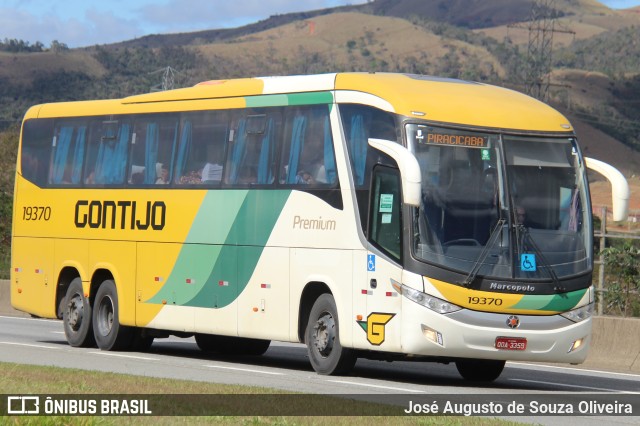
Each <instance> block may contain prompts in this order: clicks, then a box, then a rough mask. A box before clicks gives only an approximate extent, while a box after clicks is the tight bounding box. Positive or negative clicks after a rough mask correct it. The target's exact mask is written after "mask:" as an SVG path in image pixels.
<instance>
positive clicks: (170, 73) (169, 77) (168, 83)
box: [151, 66, 179, 92]
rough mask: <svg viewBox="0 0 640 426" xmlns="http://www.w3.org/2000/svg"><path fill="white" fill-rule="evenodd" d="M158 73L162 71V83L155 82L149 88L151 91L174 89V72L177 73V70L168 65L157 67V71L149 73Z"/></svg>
mask: <svg viewBox="0 0 640 426" xmlns="http://www.w3.org/2000/svg"><path fill="white" fill-rule="evenodd" d="M159 73H162V83H160V84H156V85H155V86H153V87H152V88H151V91H152V92H159V91H165V90H171V89H174V88H175V78H176V74H179V71H177V70H176V69H174V68H171V67H170V66H168V67H166V68H163V69H159V70H158V71H154V72H152V73H151V74H159Z"/></svg>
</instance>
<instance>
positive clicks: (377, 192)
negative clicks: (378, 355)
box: [359, 166, 402, 350]
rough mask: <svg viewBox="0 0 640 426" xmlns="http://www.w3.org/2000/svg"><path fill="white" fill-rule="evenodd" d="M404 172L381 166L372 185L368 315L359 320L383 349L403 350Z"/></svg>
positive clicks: (375, 171)
mask: <svg viewBox="0 0 640 426" xmlns="http://www.w3.org/2000/svg"><path fill="white" fill-rule="evenodd" d="M400 182H401V181H400V173H399V172H398V170H397V169H395V168H390V167H384V166H377V167H376V168H375V169H374V172H373V177H372V187H371V197H372V200H371V203H370V209H371V210H370V211H369V230H368V237H369V242H370V243H371V247H370V250H369V251H368V253H367V265H366V267H367V288H366V291H367V310H366V312H367V317H366V318H363V319H362V323H359V324H360V325H361V327H362V328H363V329H365V331H366V332H367V341H368V342H369V343H370V344H371V345H373V346H379V347H380V348H381V349H384V348H388V349H389V350H400V318H399V315H400V306H401V297H400V294H398V292H397V291H396V290H395V289H394V288H393V285H392V284H393V283H394V282H396V283H401V282H402V281H401V280H402V268H401V266H400V261H401V253H402V211H401V206H402V203H401V198H400V196H401V191H400V185H401V183H400Z"/></svg>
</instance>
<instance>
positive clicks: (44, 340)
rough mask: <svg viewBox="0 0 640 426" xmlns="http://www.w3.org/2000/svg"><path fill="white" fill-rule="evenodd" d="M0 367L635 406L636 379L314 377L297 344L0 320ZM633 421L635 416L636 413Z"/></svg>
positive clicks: (371, 370)
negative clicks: (616, 401) (100, 336)
mask: <svg viewBox="0 0 640 426" xmlns="http://www.w3.org/2000/svg"><path fill="white" fill-rule="evenodd" d="M0 361H6V362H16V363H22V364H34V365H54V366H59V367H69V368H80V369H86V370H95V371H106V372H116V373H124V374H133V375H141V376H151V377H163V378H176V379H185V380H194V381H204V382H215V383H227V384H241V385H251V386H261V387H270V388H276V389H282V390H287V391H296V392H304V393H312V394H331V395H335V394H350V395H353V394H366V395H372V396H374V395H394V394H398V395H415V396H416V398H418V399H419V398H420V397H423V398H424V397H433V396H435V395H458V394H474V395H477V394H516V393H525V394H536V395H537V394H540V393H549V392H555V393H557V394H558V400H562V398H563V396H566V395H574V394H578V393H591V394H593V393H615V394H616V395H627V396H625V397H626V398H628V397H629V396H628V395H631V398H637V399H636V400H637V401H640V393H639V392H640V375H633V374H623V373H612V372H605V371H593V370H584V369H576V368H565V367H554V366H546V365H537V364H536V365H534V364H524V363H507V366H506V367H505V370H504V372H503V373H502V375H501V376H500V378H499V379H498V380H496V381H495V382H493V383H491V384H488V385H482V386H478V385H477V384H472V383H468V382H465V381H464V380H463V379H462V378H460V376H459V375H458V372H457V370H456V368H455V366H454V365H453V364H451V365H441V364H435V363H423V362H393V363H388V362H384V361H369V360H358V362H357V364H356V367H355V369H354V370H353V372H352V373H351V374H350V375H349V376H343V377H335V376H321V375H317V374H316V373H315V372H314V371H313V370H312V369H311V366H310V365H309V362H308V360H307V355H306V349H305V347H304V346H303V345H299V344H283V343H272V345H271V347H270V348H269V350H268V351H267V352H266V353H265V355H263V356H261V357H235V358H225V357H219V356H215V357H213V356H211V355H207V354H205V353H203V352H201V351H200V350H199V349H198V347H197V346H196V344H195V340H194V339H192V338H190V339H180V338H174V337H172V338H169V339H157V340H156V341H155V342H154V344H153V346H152V347H151V349H150V350H149V351H148V352H145V353H139V352H105V351H101V350H99V349H95V348H86V349H85V348H72V347H70V346H69V345H68V344H67V342H66V339H65V336H64V332H63V329H62V322H60V321H55V320H41V319H31V318H18V317H6V316H2V317H0ZM405 408H406V407H405ZM634 414H635V416H638V415H640V413H635V412H634ZM512 420H516V421H525V422H526V421H532V422H536V423H541V424H558V425H560V424H562V425H563V426H567V425H571V424H576V425H589V424H593V425H599V426H601V424H602V422H603V418H602V417H587V416H577V417H571V418H568V417H538V418H526V417H514V418H512ZM639 420H640V418H639V417H635V418H629V417H607V418H606V424H639V423H640V422H639Z"/></svg>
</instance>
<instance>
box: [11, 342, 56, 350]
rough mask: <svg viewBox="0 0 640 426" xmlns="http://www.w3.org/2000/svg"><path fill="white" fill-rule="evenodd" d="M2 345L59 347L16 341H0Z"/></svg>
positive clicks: (42, 347) (43, 347)
mask: <svg viewBox="0 0 640 426" xmlns="http://www.w3.org/2000/svg"><path fill="white" fill-rule="evenodd" d="M0 344H2V345H14V346H27V347H29V348H41V349H61V348H56V347H55V346H45V345H34V344H31V343H16V342H0Z"/></svg>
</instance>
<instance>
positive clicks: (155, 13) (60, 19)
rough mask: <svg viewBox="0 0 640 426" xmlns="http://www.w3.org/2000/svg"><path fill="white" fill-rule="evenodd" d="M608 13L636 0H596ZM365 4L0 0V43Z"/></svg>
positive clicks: (88, 37)
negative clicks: (9, 40) (602, 4)
mask: <svg viewBox="0 0 640 426" xmlns="http://www.w3.org/2000/svg"><path fill="white" fill-rule="evenodd" d="M599 1H600V2H601V3H604V4H606V5H607V6H609V7H611V8H616V9H625V8H628V7H633V6H638V5H640V0H599ZM365 2H366V0H304V1H301V0H100V1H96V0H61V1H55V0H54V1H52V0H0V40H4V39H18V40H24V41H28V42H29V43H30V44H34V43H36V42H38V41H39V42H41V43H43V44H44V45H45V46H47V47H48V46H49V45H50V44H51V42H52V41H54V40H57V41H58V42H60V43H65V44H66V45H67V46H69V47H71V48H75V47H83V46H92V45H95V44H108V43H114V42H118V41H124V40H130V39H133V38H136V37H141V36H144V35H148V34H167V33H180V32H191V31H199V30H205V29H219V28H234V27H238V26H242V25H246V24H250V23H253V22H256V21H259V20H261V19H265V18H268V17H269V16H271V15H277V14H283V13H289V12H300V11H307V10H316V9H323V8H327V7H334V6H343V5H346V4H360V3H365Z"/></svg>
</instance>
